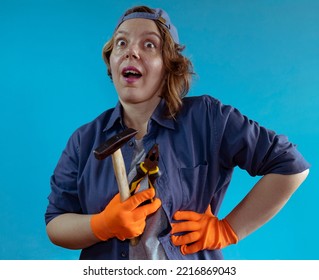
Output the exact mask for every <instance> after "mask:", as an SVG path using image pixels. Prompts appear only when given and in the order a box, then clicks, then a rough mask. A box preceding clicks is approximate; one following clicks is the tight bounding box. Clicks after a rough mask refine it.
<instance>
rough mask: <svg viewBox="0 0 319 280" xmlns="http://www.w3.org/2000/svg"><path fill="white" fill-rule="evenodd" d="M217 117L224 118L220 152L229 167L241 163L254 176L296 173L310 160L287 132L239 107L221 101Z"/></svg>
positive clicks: (225, 165) (302, 169) (304, 167)
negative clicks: (265, 124)
mask: <svg viewBox="0 0 319 280" xmlns="http://www.w3.org/2000/svg"><path fill="white" fill-rule="evenodd" d="M219 106H220V107H219V109H218V110H217V114H216V115H217V119H219V118H222V120H223V121H222V123H223V125H222V127H219V129H220V130H221V131H222V138H221V145H220V155H221V157H220V158H221V164H222V165H223V166H224V167H225V168H233V167H235V166H239V167H240V168H242V169H245V170H247V172H248V173H249V174H250V175H251V176H256V175H259V176H261V175H266V174H268V173H276V174H284V175H289V174H295V173H300V172H302V171H304V170H306V169H308V168H309V166H310V165H309V163H308V162H307V161H306V160H305V159H304V157H303V156H302V155H301V153H300V152H299V151H298V150H297V148H296V145H295V144H293V143H291V142H289V140H288V138H287V137H286V136H284V135H279V134H276V133H275V132H274V131H272V130H269V129H267V128H265V127H263V126H260V125H259V124H258V123H257V122H255V121H252V120H250V119H248V118H247V117H246V116H244V115H242V114H241V113H240V112H239V111H238V110H237V109H235V108H233V107H231V106H224V105H221V104H219Z"/></svg>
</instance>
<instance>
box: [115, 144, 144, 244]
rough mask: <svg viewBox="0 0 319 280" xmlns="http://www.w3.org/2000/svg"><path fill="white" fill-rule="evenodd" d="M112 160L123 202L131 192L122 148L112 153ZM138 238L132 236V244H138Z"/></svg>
mask: <svg viewBox="0 0 319 280" xmlns="http://www.w3.org/2000/svg"><path fill="white" fill-rule="evenodd" d="M112 162H113V168H114V173H115V177H116V181H117V185H118V188H119V193H120V198H121V201H122V202H123V201H125V200H126V199H128V198H129V197H130V196H131V194H130V188H129V183H128V180H127V175H126V168H125V163H124V160H123V155H122V152H121V149H118V150H116V151H115V152H114V153H113V154H112ZM138 240H139V239H138V237H135V238H132V239H131V240H130V242H131V245H132V246H135V245H137V243H138Z"/></svg>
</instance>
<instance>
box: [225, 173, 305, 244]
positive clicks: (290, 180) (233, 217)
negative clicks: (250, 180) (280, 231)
mask: <svg viewBox="0 0 319 280" xmlns="http://www.w3.org/2000/svg"><path fill="white" fill-rule="evenodd" d="M308 172H309V171H308V170H306V171H304V172H302V173H298V174H293V175H279V174H268V175H265V176H264V177H262V178H261V179H260V180H259V181H258V182H257V183H256V185H255V186H254V187H253V189H252V190H251V191H250V192H249V193H248V194H247V196H246V197H245V198H244V199H243V200H242V201H241V202H240V203H239V204H238V205H237V206H236V207H235V208H234V210H232V211H231V212H230V213H229V215H227V217H226V220H227V221H228V222H229V224H230V225H231V226H232V228H233V230H234V231H235V232H236V234H237V236H238V239H239V240H241V239H243V238H245V237H246V236H247V235H249V234H250V233H252V232H253V231H255V230H256V229H258V228H259V227H261V226H262V225H263V224H265V223H266V222H268V221H269V220H270V219H271V218H272V217H273V216H275V215H276V214H277V213H278V212H279V210H280V209H281V208H282V207H283V206H284V205H285V204H286V202H287V201H288V200H289V198H290V197H291V195H292V194H293V193H294V192H295V190H296V189H297V188H298V187H299V186H300V185H301V183H302V182H303V181H304V180H305V178H306V177H307V175H308Z"/></svg>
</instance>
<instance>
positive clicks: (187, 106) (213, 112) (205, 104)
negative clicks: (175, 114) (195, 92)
mask: <svg viewBox="0 0 319 280" xmlns="http://www.w3.org/2000/svg"><path fill="white" fill-rule="evenodd" d="M233 110H234V108H233V107H232V106H230V105H225V104H223V103H222V102H221V101H220V100H218V99H217V98H215V97H212V96H210V95H200V96H191V97H185V98H184V99H183V106H182V110H181V113H182V115H183V114H188V115H189V114H198V115H200V116H203V117H205V116H206V115H207V114H208V115H209V116H214V117H223V118H224V117H227V115H229V114H230V113H231V112H232V111H233Z"/></svg>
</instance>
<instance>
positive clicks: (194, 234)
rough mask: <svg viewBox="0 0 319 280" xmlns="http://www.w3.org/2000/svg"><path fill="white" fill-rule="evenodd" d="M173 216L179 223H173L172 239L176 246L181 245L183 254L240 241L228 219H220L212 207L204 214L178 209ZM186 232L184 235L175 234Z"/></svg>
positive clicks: (212, 248)
mask: <svg viewBox="0 0 319 280" xmlns="http://www.w3.org/2000/svg"><path fill="white" fill-rule="evenodd" d="M173 218H174V219H175V220H177V221H182V222H179V223H173V224H172V231H171V234H172V236H171V240H172V242H173V244H174V245H175V246H181V248H180V249H181V252H182V254H183V255H187V254H193V253H196V252H198V251H201V250H205V249H208V250H215V249H222V248H224V247H226V246H228V245H230V244H235V243H237V242H238V237H237V235H236V233H235V232H234V231H233V229H232V228H231V226H230V225H229V223H228V222H227V221H226V219H223V220H218V218H217V217H215V216H214V215H213V214H212V212H211V209H210V206H209V207H208V208H207V210H206V212H205V213H204V214H200V213H196V212H193V211H177V212H176V213H175V214H174V216H173ZM181 232H184V233H185V232H186V233H185V234H184V235H180V236H175V235H173V234H176V233H181Z"/></svg>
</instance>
